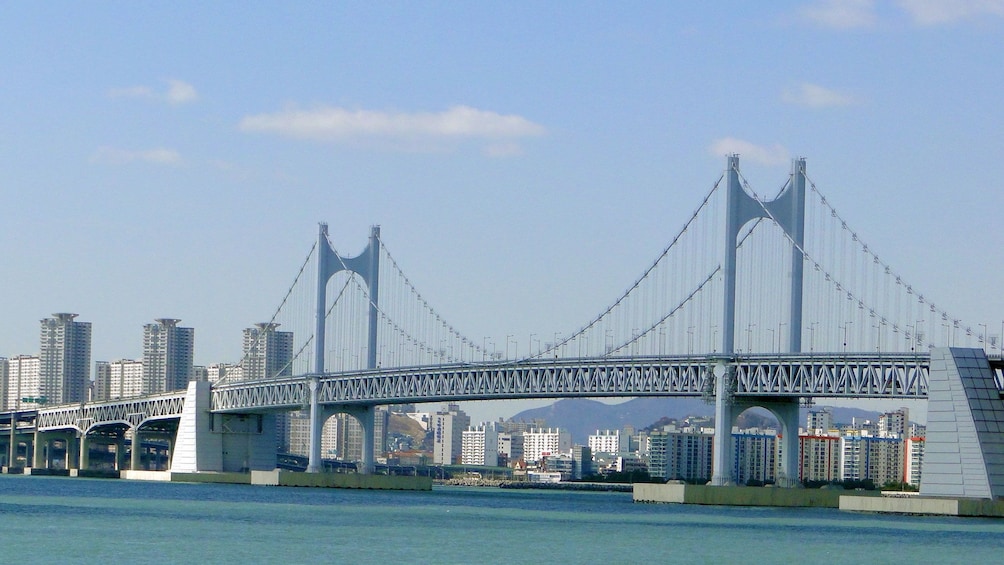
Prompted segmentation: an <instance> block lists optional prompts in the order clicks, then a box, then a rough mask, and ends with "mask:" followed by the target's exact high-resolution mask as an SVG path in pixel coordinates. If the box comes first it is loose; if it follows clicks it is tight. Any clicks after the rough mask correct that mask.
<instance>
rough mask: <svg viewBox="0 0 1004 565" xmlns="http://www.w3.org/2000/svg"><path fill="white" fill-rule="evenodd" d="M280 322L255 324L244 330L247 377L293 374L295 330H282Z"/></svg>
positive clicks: (245, 376)
mask: <svg viewBox="0 0 1004 565" xmlns="http://www.w3.org/2000/svg"><path fill="white" fill-rule="evenodd" d="M278 327H279V324H273V323H262V324H255V325H254V327H252V328H246V329H245V330H244V361H243V367H244V374H243V377H244V378H245V379H252V380H253V379H267V378H272V377H279V376H284V377H286V376H290V375H292V374H293V373H292V366H291V364H290V361H292V359H293V332H280V331H277V330H276V328H278Z"/></svg>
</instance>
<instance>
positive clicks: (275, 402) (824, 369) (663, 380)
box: [212, 353, 930, 413]
mask: <svg viewBox="0 0 1004 565" xmlns="http://www.w3.org/2000/svg"><path fill="white" fill-rule="evenodd" d="M929 364H930V356H928V355H925V354H881V355H880V354H874V353H871V354H867V353H866V354H861V353H848V354H832V353H826V354H775V355H751V356H736V357H732V358H722V357H720V356H715V355H707V356H685V357H680V356H665V357H663V356H659V357H618V358H611V357H599V358H582V359H555V360H529V361H520V362H514V363H491V364H488V363H485V364H479V363H462V364H450V365H436V366H423V367H405V368H399V369H375V370H367V371H355V372H346V373H329V374H323V375H305V376H300V377H290V378H285V379H272V380H267V381H258V382H249V381H242V382H237V383H232V384H226V385H222V386H216V387H214V388H213V399H212V410H213V411H214V412H223V413H226V412H234V413H239V412H246V411H254V410H261V409H266V410H268V409H287V410H288V409H296V408H302V407H304V406H306V405H307V403H308V402H309V397H310V396H309V394H310V393H309V388H308V383H309V381H310V380H311V379H314V378H316V379H317V381H318V383H319V390H318V400H319V402H320V403H321V404H324V405H345V406H352V405H380V404H396V403H411V402H414V403H421V402H445V401H461V400H502V399H527V398H567V397H636V396H709V395H711V394H712V393H713V391H714V386H713V383H714V381H713V379H714V376H713V375H714V369H715V367H716V366H718V365H723V366H727V367H731V368H733V370H732V371H730V372H728V373H726V374H727V375H728V376H729V378H731V379H734V386H732V387H730V388H731V389H732V390H733V391H734V394H735V395H736V396H737V397H757V396H767V397H841V398H926V397H927V374H928V366H929Z"/></svg>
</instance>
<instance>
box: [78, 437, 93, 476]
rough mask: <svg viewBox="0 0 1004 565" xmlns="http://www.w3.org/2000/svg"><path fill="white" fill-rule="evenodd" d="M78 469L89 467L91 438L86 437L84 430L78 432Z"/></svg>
mask: <svg viewBox="0 0 1004 565" xmlns="http://www.w3.org/2000/svg"><path fill="white" fill-rule="evenodd" d="M79 461H80V466H79V467H78V468H79V469H80V470H86V469H89V468H90V467H91V440H89V439H88V438H87V433H86V432H81V434H80V459H79Z"/></svg>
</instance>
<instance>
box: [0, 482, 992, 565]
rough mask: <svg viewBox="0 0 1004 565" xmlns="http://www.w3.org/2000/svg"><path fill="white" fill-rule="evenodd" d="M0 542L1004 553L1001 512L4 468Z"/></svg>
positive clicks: (121, 556) (189, 557)
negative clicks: (653, 501) (876, 511)
mask: <svg viewBox="0 0 1004 565" xmlns="http://www.w3.org/2000/svg"><path fill="white" fill-rule="evenodd" d="M0 542H2V544H3V547H4V548H5V550H6V551H7V554H8V559H7V561H8V562H23V563H56V562H58V563H99V562H104V563H107V562H138V563H239V562H244V563H247V562H251V563H263V562H272V563H344V562H354V563H404V562H410V563H510V564H511V563H533V562H537V561H546V562H549V563H569V562H578V563H599V562H605V563H643V562H647V563H757V562H762V563H774V562H777V563H893V562H895V563H968V564H977V563H997V562H1002V561H1004V520H989V519H969V518H965V519H964V518H929V517H911V516H877V515H867V514H850V513H842V512H839V511H836V510H818V509H771V508H727V507H699V506H689V505H688V506H682V505H649V504H634V503H632V501H631V495H630V494H624V493H588V492H566V491H519V490H502V489H474V488H462V487H455V488H438V487H437V488H436V489H434V490H433V491H432V492H424V493H413V492H375V491H351V490H335V489H295V488H278V487H254V486H247V485H204V484H198V485H196V484H178V483H152V482H151V483H148V482H140V481H123V480H95V479H90V480H89V479H69V478H55V477H52V478H50V477H22V476H17V475H13V476H10V475H2V476H0ZM15 556H17V557H15Z"/></svg>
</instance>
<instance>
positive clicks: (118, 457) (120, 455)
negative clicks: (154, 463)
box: [115, 432, 132, 471]
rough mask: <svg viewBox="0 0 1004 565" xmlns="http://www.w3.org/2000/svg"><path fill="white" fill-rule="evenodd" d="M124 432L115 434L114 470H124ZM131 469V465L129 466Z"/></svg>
mask: <svg viewBox="0 0 1004 565" xmlns="http://www.w3.org/2000/svg"><path fill="white" fill-rule="evenodd" d="M125 451H126V448H125V432H119V433H118V434H116V436H115V470H116V471H124V470H125V464H126V458H125ZM129 469H130V470H132V467H130V468H129Z"/></svg>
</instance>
